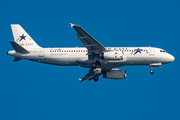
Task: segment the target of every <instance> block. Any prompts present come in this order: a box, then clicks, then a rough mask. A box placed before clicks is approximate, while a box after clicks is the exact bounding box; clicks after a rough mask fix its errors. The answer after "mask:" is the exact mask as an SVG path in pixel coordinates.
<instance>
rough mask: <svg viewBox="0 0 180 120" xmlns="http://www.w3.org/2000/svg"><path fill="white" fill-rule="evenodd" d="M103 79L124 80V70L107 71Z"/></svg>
mask: <svg viewBox="0 0 180 120" xmlns="http://www.w3.org/2000/svg"><path fill="white" fill-rule="evenodd" d="M103 78H108V79H125V78H126V70H120V69H112V70H111V71H107V72H106V73H104V74H103Z"/></svg>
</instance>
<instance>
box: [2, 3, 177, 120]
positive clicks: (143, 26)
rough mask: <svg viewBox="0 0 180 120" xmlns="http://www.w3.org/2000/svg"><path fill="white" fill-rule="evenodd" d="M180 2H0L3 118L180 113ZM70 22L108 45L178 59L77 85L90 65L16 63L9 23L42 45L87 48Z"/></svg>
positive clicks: (78, 119)
mask: <svg viewBox="0 0 180 120" xmlns="http://www.w3.org/2000/svg"><path fill="white" fill-rule="evenodd" d="M179 6H180V1H178V0H172V1H166V0H146V1H144V0H135V1H134V0H126V1H124V0H123V1H122V0H111V1H109V0H103V1H101V0H99V1H97V0H90V1H84V0H76V1H75V0H67V1H59V0H51V1H46V0H45V1H44V0H43V1H42V0H38V1H37V0H31V1H30V0H29V1H23V0H16V1H10V0H5V1H3V2H1V4H0V17H1V19H0V24H1V28H0V33H1V42H2V43H1V47H0V54H1V62H0V66H1V69H0V75H1V77H0V119H1V120H32V119H35V120H36V119H44V120H49V119H54V120H59V119H74V120H84V119H86V120H92V119H100V120H109V119H114V120H120V119H121V120H132V119H138V120H144V119H146V120H152V119H154V120H159V119H165V120H169V119H171V120H177V119H180V116H179V113H180V109H179V108H180V103H179V101H180V88H179V86H180V77H179V67H180V66H179V63H178V61H179V50H178V49H179V43H180V42H179V40H180V7H179ZM70 22H72V23H74V24H78V25H80V26H81V27H83V28H84V29H85V30H86V31H87V32H88V33H89V34H90V35H92V36H93V37H94V38H95V39H96V40H98V41H99V42H100V43H101V44H102V45H103V46H106V47H109V46H112V47H118V46H119V47H127V46H129V47H136V46H137V47H144V46H153V47H159V48H163V49H165V50H166V51H167V52H168V53H170V54H172V55H173V56H175V58H176V59H175V61H174V62H173V63H170V64H167V65H164V66H162V67H159V68H154V71H155V73H154V74H153V75H151V74H150V73H149V72H150V68H149V66H126V67H122V68H121V69H123V70H127V78H126V79H125V80H119V81H116V80H108V79H103V78H102V77H100V80H99V81H98V82H97V83H95V82H93V81H90V82H88V81H86V82H82V83H79V81H78V78H82V77H83V76H84V75H85V74H86V73H87V72H88V69H86V68H80V67H62V66H52V65H46V64H40V63H35V62H31V61H27V60H22V61H20V62H17V63H14V62H12V60H13V57H11V56H7V55H6V52H7V51H8V50H12V49H13V48H12V47H11V45H10V43H9V41H10V40H13V36H12V32H11V28H10V24H20V25H21V26H22V27H23V28H24V29H25V30H26V31H27V32H28V33H29V34H30V36H31V37H32V38H33V39H34V40H35V41H36V42H37V43H38V44H39V45H40V46H42V47H75V46H79V47H81V46H82V43H81V42H80V40H77V39H76V32H75V30H74V29H73V28H71V27H70V24H69V23H70Z"/></svg>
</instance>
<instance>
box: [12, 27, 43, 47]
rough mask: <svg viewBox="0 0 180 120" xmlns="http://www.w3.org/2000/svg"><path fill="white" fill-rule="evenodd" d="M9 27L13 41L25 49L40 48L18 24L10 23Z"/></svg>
mask: <svg viewBox="0 0 180 120" xmlns="http://www.w3.org/2000/svg"><path fill="white" fill-rule="evenodd" d="M11 29H12V32H13V36H14V41H15V42H16V43H17V44H19V45H20V46H22V47H23V48H25V49H26V50H30V49H35V48H41V47H40V46H39V45H38V44H37V43H36V42H35V41H34V40H33V39H32V38H31V36H29V34H28V33H27V32H26V31H25V30H24V29H23V28H22V27H21V26H20V25H19V24H11Z"/></svg>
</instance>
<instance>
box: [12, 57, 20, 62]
mask: <svg viewBox="0 0 180 120" xmlns="http://www.w3.org/2000/svg"><path fill="white" fill-rule="evenodd" d="M20 60H22V59H21V58H18V57H15V58H14V60H13V62H19V61H20Z"/></svg>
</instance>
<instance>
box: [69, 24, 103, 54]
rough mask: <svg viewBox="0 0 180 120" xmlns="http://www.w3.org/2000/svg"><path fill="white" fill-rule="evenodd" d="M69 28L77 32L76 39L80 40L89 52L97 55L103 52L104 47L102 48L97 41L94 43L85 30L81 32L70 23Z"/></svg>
mask: <svg viewBox="0 0 180 120" xmlns="http://www.w3.org/2000/svg"><path fill="white" fill-rule="evenodd" d="M70 24H71V27H73V28H74V29H75V30H76V32H77V36H78V38H77V39H80V40H81V42H82V43H83V44H84V47H86V48H87V49H88V51H89V52H94V53H99V52H102V51H105V48H104V46H102V45H101V44H100V43H99V42H98V41H96V40H95V39H94V38H93V37H92V36H90V35H89V34H88V33H87V32H86V31H85V30H83V29H82V28H81V27H80V26H78V25H74V24H72V23H70Z"/></svg>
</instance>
